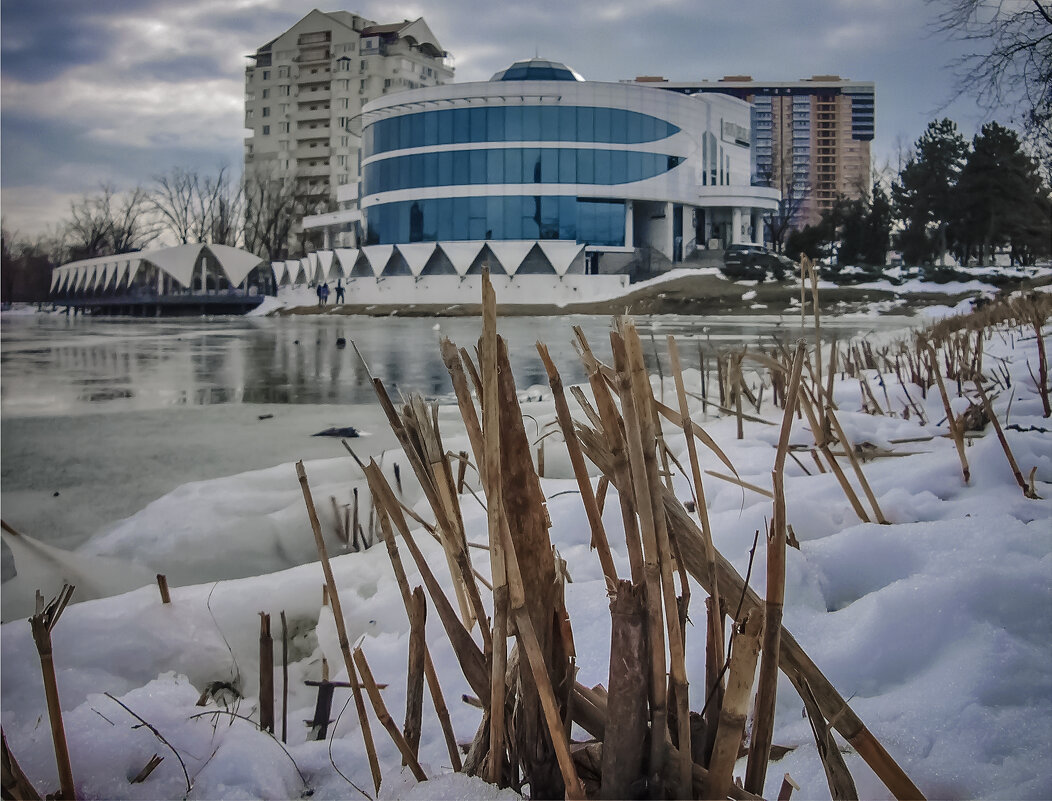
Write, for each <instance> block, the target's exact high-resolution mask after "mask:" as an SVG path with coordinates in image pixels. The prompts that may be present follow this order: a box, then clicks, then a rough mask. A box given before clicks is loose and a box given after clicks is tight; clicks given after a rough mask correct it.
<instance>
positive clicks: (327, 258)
mask: <svg viewBox="0 0 1052 801" xmlns="http://www.w3.org/2000/svg"><path fill="white" fill-rule="evenodd" d="M335 255H336V254H334V253H333V252H332V251H331V250H319V251H318V253H317V256H318V267H319V269H320V270H321V274H322V280H323V281H334V280H336V279H337V278H342V277H343V273H342V272H341V270H340V265H339V263H338V262H337V261H336V259H335V258H333V257H334V256H335Z"/></svg>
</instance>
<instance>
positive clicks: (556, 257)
mask: <svg viewBox="0 0 1052 801" xmlns="http://www.w3.org/2000/svg"><path fill="white" fill-rule="evenodd" d="M537 244H538V245H540V246H541V250H542V251H543V252H544V255H545V257H546V258H547V259H548V261H550V262H551V263H552V267H554V268H555V272H556V273H557V274H558V275H566V271H567V270H569V269H570V265H571V264H572V263H573V260H574V259H576V258H577V254H578V253H580V252H581V249H582V248H583V247H584V245H583V244H579V243H577V242H558V241H555V240H549V241H544V240H542V241H540V242H538V243H537Z"/></svg>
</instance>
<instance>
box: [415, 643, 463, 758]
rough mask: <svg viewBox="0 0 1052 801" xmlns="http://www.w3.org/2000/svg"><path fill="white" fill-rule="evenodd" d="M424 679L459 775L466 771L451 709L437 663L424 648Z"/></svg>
mask: <svg viewBox="0 0 1052 801" xmlns="http://www.w3.org/2000/svg"><path fill="white" fill-rule="evenodd" d="M424 677H425V678H426V679H427V689H428V691H429V692H430V693H431V702H432V703H433V704H434V706H435V714H437V715H438V723H439V725H440V726H441V727H442V736H443V737H444V738H445V741H446V751H447V753H448V754H449V764H450V765H451V766H452V768H453V770H454V771H455V772H457V773H459V772H460V771H462V770H463V769H464V764H463V763H462V762H461V760H460V746H459V745H457V738H456V735H455V734H454V733H453V724H452V723H451V722H450V720H449V708H448V707H447V706H446V699H445V697H444V696H443V695H442V684H441V683H440V682H439V680H438V673H436V672H435V663H434V662H432V661H431V652H430V651H429V650H427V645H426V643H425V646H424Z"/></svg>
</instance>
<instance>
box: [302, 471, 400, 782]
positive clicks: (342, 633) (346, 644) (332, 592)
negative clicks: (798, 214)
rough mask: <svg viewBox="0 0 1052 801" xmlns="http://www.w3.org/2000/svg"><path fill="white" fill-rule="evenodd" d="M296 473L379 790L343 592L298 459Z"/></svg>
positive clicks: (363, 737) (370, 736)
mask: <svg viewBox="0 0 1052 801" xmlns="http://www.w3.org/2000/svg"><path fill="white" fill-rule="evenodd" d="M296 476H297V477H298V478H299V482H300V489H301V490H302V491H303V502H304V504H305V505H306V507H307V516H308V517H309V518H310V525H311V529H312V530H313V532H314V544H315V546H316V547H317V549H318V558H319V560H320V561H321V569H322V572H323V573H324V574H325V587H326V588H327V590H328V594H329V604H330V605H331V606H332V616H333V619H334V620H335V622H336V635H337V638H338V640H339V642H340V651H341V652H342V653H343V664H344V667H345V668H347V681H348V682H350V685H351V694H352V695H353V696H354V707H355V710H356V711H357V713H358V725H359V727H360V728H361V730H362V740H363V741H364V742H365V753H366V755H367V757H368V759H369V770H370V772H371V773H372V776H373V787H374V789H375V790H376V792H377V793H379V792H380V780H381V776H380V763H379V761H378V760H377V758H376V746H375V744H374V743H373V735H372V731H371V730H370V728H369V718H368V716H367V715H366V713H365V699H364V698H362V691H361V688H360V687H359V686H358V674H357V672H356V671H355V669H354V660H353V658H352V657H351V643H350V640H348V638H347V624H346V622H345V621H344V618H343V607H342V606H341V605H340V594H339V591H338V590H337V589H336V579H335V578H334V577H333V575H332V566H331V565H330V564H329V552H328V550H327V549H326V547H325V538H324V537H323V536H322V533H321V523H320V522H319V520H318V513H317V511H316V510H315V508H314V498H313V497H311V491H310V485H309V484H308V483H307V472H306V471H305V470H304V469H303V462H302V461H298V462H296Z"/></svg>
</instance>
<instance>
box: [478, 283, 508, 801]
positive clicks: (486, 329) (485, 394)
mask: <svg viewBox="0 0 1052 801" xmlns="http://www.w3.org/2000/svg"><path fill="white" fill-rule="evenodd" d="M480 353H481V358H480V362H481V367H482V393H481V396H480V397H481V398H482V436H483V443H482V444H483V453H484V457H483V461H482V464H484V465H485V470H484V474H485V488H486V518H487V522H488V529H489V548H490V550H489V556H490V575H491V576H492V580H493V630H492V634H491V648H492V650H491V653H490V681H489V693H490V694H489V710H490V731H489V743H490V755H489V771H488V775H487V779H488V781H489V782H490V784H496V785H498V786H504V785H503V776H502V770H503V766H504V724H505V715H504V694H505V690H506V685H505V678H504V673H505V670H506V669H507V666H508V650H507V637H508V612H509V609H508V592H509V591H508V575H507V565H506V559H505V553H504V542H503V539H502V537H501V531H502V526H503V523H502V521H501V513H502V511H503V509H502V505H501V477H500V470H501V463H500V408H499V405H498V404H499V399H500V387H499V386H498V384H497V380H498V379H497V298H496V294H495V293H494V291H493V285H492V284H491V283H490V278H489V272H488V271H484V272H483V273H482V341H481V345H480Z"/></svg>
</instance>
